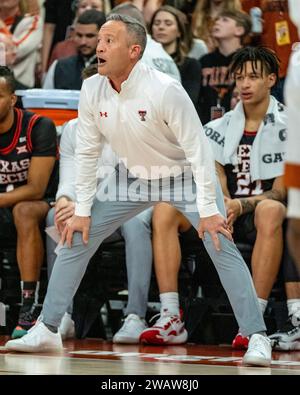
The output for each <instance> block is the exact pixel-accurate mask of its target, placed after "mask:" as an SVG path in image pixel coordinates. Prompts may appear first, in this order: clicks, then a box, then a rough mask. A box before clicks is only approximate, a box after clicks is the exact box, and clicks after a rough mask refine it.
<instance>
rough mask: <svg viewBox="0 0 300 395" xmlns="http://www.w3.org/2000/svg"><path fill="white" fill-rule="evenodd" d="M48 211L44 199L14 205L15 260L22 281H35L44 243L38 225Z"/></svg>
mask: <svg viewBox="0 0 300 395" xmlns="http://www.w3.org/2000/svg"><path fill="white" fill-rule="evenodd" d="M48 211H49V205H48V203H47V202H44V201H33V202H21V203H18V204H16V205H15V206H14V208H13V216H14V222H15V226H16V229H17V236H18V240H17V260H18V265H19V269H20V275H21V279H22V280H23V281H30V282H36V281H38V280H39V277H40V269H41V265H42V263H43V259H44V244H43V239H42V235H41V230H40V226H41V224H42V222H43V220H44V219H45V217H46V215H47V213H48Z"/></svg>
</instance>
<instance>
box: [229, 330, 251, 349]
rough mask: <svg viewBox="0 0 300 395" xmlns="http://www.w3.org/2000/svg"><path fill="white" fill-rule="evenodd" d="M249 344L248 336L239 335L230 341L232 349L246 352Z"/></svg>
mask: <svg viewBox="0 0 300 395" xmlns="http://www.w3.org/2000/svg"><path fill="white" fill-rule="evenodd" d="M248 343H249V336H246V337H244V336H242V335H241V334H240V333H238V334H237V335H236V337H235V338H234V339H233V341H232V345H231V346H232V348H234V349H235V350H247V348H248Z"/></svg>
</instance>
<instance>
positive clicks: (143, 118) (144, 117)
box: [139, 110, 147, 122]
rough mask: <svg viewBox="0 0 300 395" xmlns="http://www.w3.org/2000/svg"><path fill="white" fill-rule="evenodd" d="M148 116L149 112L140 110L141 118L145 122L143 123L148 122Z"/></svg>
mask: <svg viewBox="0 0 300 395" xmlns="http://www.w3.org/2000/svg"><path fill="white" fill-rule="evenodd" d="M146 114H147V111H145V110H139V116H140V118H141V121H143V122H145V121H146Z"/></svg>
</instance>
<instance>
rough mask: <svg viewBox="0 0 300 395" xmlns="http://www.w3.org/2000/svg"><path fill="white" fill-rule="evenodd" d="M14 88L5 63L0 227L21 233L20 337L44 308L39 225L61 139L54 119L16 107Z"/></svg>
mask: <svg viewBox="0 0 300 395" xmlns="http://www.w3.org/2000/svg"><path fill="white" fill-rule="evenodd" d="M14 89H15V81H14V77H13V74H12V72H11V71H10V70H9V69H8V68H7V67H4V66H0V92H1V100H0V102H1V105H0V134H1V139H0V217H1V219H0V227H1V238H2V237H4V236H6V237H10V236H11V235H10V234H8V233H7V228H6V225H5V224H7V222H9V223H10V227H11V228H12V224H14V225H15V229H16V234H17V236H16V237H17V260H18V265H19V270H20V276H21V288H22V306H21V309H20V313H19V319H18V325H17V327H16V328H15V330H14V332H13V334H12V337H13V338H16V337H19V336H21V335H23V334H24V333H26V331H27V330H28V329H30V328H31V326H32V325H33V324H34V323H35V320H36V318H37V316H38V314H39V311H37V302H38V288H39V283H38V280H39V275H40V268H41V265H42V262H43V259H44V248H43V241H42V235H41V232H40V226H41V225H42V223H43V221H44V219H45V217H46V215H47V212H48V210H49V209H50V205H49V202H50V201H51V200H53V198H54V196H55V190H56V187H57V185H56V184H55V177H54V174H55V173H53V171H55V166H54V165H55V160H56V155H57V144H56V129H55V126H54V124H53V122H52V121H51V120H50V119H47V118H44V117H40V116H38V115H35V114H33V113H30V112H28V111H22V110H19V109H14V105H15V103H16V96H15V94H14ZM53 169H54V170H53ZM51 174H52V176H51ZM3 226H4V228H2V227H3ZM14 232H15V231H14Z"/></svg>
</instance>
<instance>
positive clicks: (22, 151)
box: [16, 145, 28, 155]
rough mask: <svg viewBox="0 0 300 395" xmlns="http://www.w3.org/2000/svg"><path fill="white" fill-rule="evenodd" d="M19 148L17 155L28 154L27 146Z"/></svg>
mask: <svg viewBox="0 0 300 395" xmlns="http://www.w3.org/2000/svg"><path fill="white" fill-rule="evenodd" d="M16 148H17V155H20V154H26V153H27V152H28V150H27V147H26V145H22V147H16Z"/></svg>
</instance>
